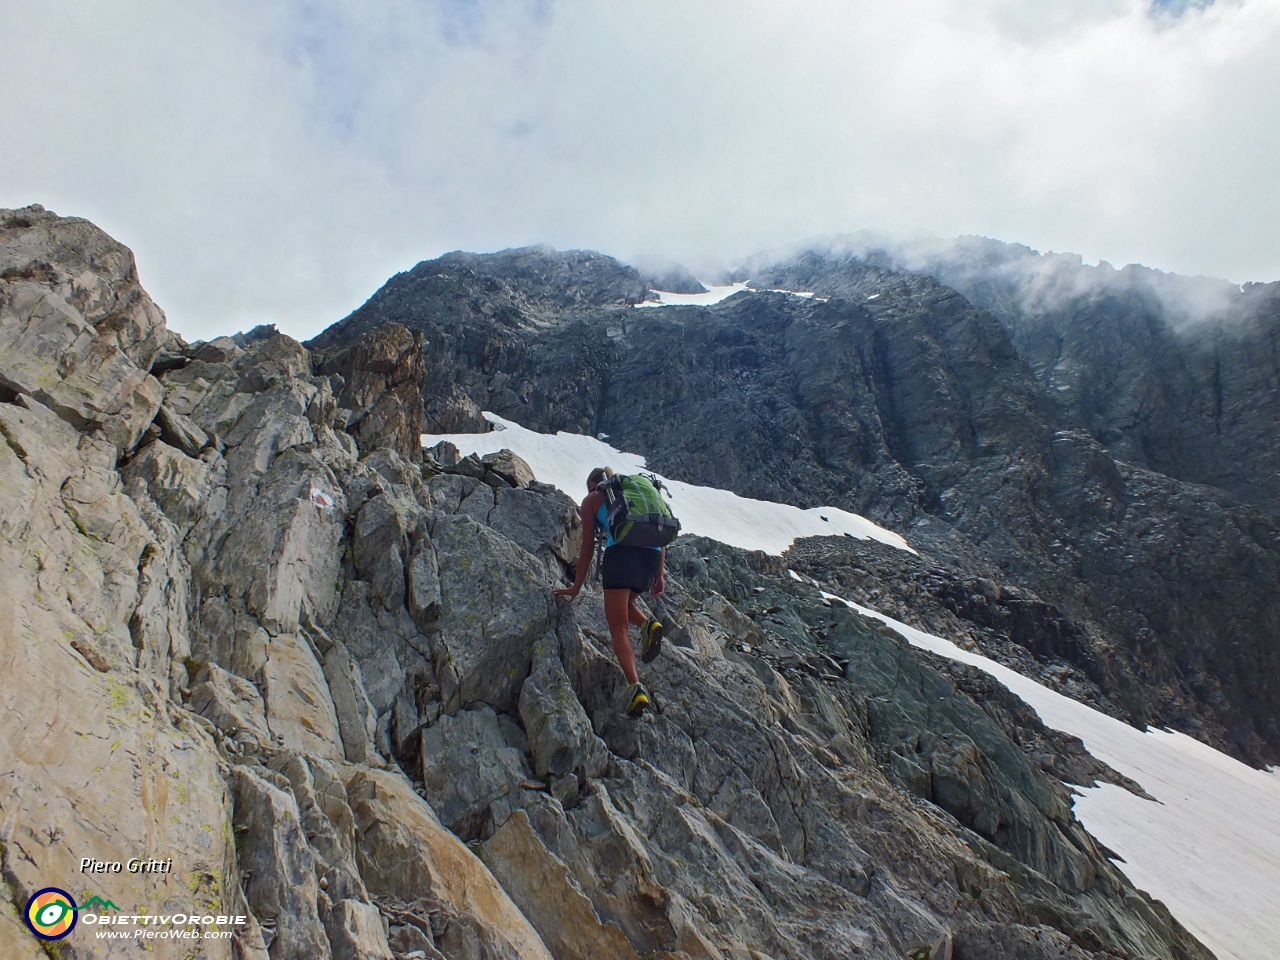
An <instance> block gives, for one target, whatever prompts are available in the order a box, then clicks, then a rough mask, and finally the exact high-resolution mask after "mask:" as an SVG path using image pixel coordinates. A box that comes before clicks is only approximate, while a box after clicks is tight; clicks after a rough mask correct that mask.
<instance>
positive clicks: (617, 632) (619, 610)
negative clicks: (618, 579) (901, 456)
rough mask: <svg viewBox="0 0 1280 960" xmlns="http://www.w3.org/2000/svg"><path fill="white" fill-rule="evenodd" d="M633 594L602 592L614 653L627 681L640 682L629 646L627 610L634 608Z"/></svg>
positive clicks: (621, 591) (628, 614)
mask: <svg viewBox="0 0 1280 960" xmlns="http://www.w3.org/2000/svg"><path fill="white" fill-rule="evenodd" d="M634 596H635V594H634V593H632V592H631V591H630V590H606V591H605V592H604V618H605V620H606V621H607V622H608V624H609V635H610V636H611V637H612V638H613V652H614V655H615V656H617V658H618V664H619V665H620V666H621V667H622V672H623V673H624V674H626V676H627V683H639V682H640V674H639V673H638V672H637V671H636V652H635V650H634V649H632V646H631V629H630V628H631V624H630V613H629V611H630V610H634V609H635V607H633V606H632V598H633V597H634Z"/></svg>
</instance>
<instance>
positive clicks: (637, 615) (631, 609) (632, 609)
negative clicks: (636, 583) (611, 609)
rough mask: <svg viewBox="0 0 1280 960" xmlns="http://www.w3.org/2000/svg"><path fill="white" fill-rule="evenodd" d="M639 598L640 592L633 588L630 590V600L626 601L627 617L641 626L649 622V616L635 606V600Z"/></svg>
mask: <svg viewBox="0 0 1280 960" xmlns="http://www.w3.org/2000/svg"><path fill="white" fill-rule="evenodd" d="M638 599H640V594H638V593H636V592H635V591H634V590H632V591H631V600H630V601H629V602H628V603H627V619H629V620H630V621H631V622H632V623H634V624H635V625H636V626H637V627H643V626H644V625H645V624H646V623H648V622H649V618H648V617H646V616H645V615H644V614H643V613H641V612H640V608H639V607H637V606H636V601H637V600H638Z"/></svg>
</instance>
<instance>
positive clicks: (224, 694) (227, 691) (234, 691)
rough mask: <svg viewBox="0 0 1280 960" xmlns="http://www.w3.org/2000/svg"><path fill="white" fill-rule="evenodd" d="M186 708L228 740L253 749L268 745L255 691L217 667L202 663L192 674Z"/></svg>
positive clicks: (260, 703)
mask: <svg viewBox="0 0 1280 960" xmlns="http://www.w3.org/2000/svg"><path fill="white" fill-rule="evenodd" d="M190 707H191V709H192V710H193V711H195V712H196V713H198V714H199V715H200V716H202V717H204V718H205V719H206V720H208V721H209V722H210V723H212V724H213V725H214V726H215V727H217V728H218V729H219V730H221V731H222V732H223V733H225V734H226V735H227V736H228V737H230V738H231V739H232V740H236V741H240V742H244V743H250V744H253V745H254V746H257V747H266V746H270V745H271V744H272V736H271V731H270V729H268V727H267V717H266V706H265V705H264V703H263V700H262V694H261V693H259V692H258V688H257V687H255V686H254V685H253V684H252V683H250V682H249V681H248V680H245V679H243V678H241V677H237V676H236V675H235V674H233V673H228V672H227V671H226V670H223V669H222V668H221V667H219V666H218V665H217V664H212V663H210V664H206V665H205V666H204V667H203V668H202V669H201V670H200V672H199V673H198V674H196V677H195V685H194V686H193V687H192V688H191V698H190Z"/></svg>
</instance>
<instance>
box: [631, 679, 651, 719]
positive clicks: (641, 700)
mask: <svg viewBox="0 0 1280 960" xmlns="http://www.w3.org/2000/svg"><path fill="white" fill-rule="evenodd" d="M649 706H650V704H649V691H648V690H646V689H645V688H644V684H643V683H633V684H632V685H631V702H630V703H629V704H628V705H627V715H628V716H631V717H638V716H640V714H642V713H644V712H645V711H646V710H648V709H649Z"/></svg>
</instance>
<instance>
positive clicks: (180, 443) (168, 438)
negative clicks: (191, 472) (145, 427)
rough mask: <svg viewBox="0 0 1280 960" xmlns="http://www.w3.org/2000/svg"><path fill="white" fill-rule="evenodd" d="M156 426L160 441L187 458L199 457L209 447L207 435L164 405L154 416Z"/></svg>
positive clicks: (190, 421) (188, 418) (193, 422)
mask: <svg viewBox="0 0 1280 960" xmlns="http://www.w3.org/2000/svg"><path fill="white" fill-rule="evenodd" d="M156 426H158V427H159V428H160V439H161V440H163V441H164V442H165V443H167V444H169V446H171V447H177V448H178V449H179V450H181V451H182V452H183V453H185V454H186V455H187V456H188V457H198V456H200V451H201V450H203V449H204V448H205V447H207V446H208V445H209V435H208V434H207V433H205V432H204V431H203V430H201V429H200V427H199V426H197V425H196V422H195V421H194V420H192V419H191V418H190V417H184V416H183V415H182V414H180V413H176V412H174V411H173V410H170V409H169V408H168V407H166V406H165V405H164V404H161V405H160V410H159V412H158V413H157V414H156Z"/></svg>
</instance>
